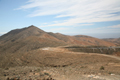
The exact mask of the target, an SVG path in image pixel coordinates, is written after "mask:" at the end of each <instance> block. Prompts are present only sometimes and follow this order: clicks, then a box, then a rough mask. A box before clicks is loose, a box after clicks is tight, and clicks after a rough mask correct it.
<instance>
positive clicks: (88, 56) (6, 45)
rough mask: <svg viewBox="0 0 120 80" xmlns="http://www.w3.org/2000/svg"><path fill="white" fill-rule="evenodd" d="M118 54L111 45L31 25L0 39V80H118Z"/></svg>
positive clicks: (112, 44)
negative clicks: (46, 30)
mask: <svg viewBox="0 0 120 80" xmlns="http://www.w3.org/2000/svg"><path fill="white" fill-rule="evenodd" d="M111 46H112V47H111ZM119 51H120V48H119V46H116V45H115V44H114V43H112V42H107V41H104V40H101V39H97V38H93V37H90V36H84V35H77V36H68V35H63V34H60V33H52V32H45V31H43V30H40V29H39V28H37V27H35V26H33V25H32V26H30V27H27V28H23V29H16V30H12V31H10V32H8V33H7V34H5V35H3V36H0V80H120V57H119V55H120V52H119Z"/></svg>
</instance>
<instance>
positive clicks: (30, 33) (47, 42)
mask: <svg viewBox="0 0 120 80" xmlns="http://www.w3.org/2000/svg"><path fill="white" fill-rule="evenodd" d="M65 45H97V46H115V44H113V43H111V42H107V41H104V40H101V39H97V38H93V37H90V36H84V35H76V36H68V35H63V34H60V33H52V32H45V31H43V30H41V29H39V28H37V27H35V26H33V25H31V26H29V27H26V28H22V29H15V30H12V31H10V32H8V33H7V34H5V35H3V36H0V52H1V53H17V52H19V53H21V52H28V51H31V50H35V49H39V48H42V47H55V46H65Z"/></svg>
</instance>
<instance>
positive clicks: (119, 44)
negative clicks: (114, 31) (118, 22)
mask: <svg viewBox="0 0 120 80" xmlns="http://www.w3.org/2000/svg"><path fill="white" fill-rule="evenodd" d="M103 40H105V41H108V42H112V43H114V44H116V45H117V46H120V38H106V39H103Z"/></svg>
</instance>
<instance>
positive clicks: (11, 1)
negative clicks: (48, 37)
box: [0, 0, 120, 37]
mask: <svg viewBox="0 0 120 80" xmlns="http://www.w3.org/2000/svg"><path fill="white" fill-rule="evenodd" d="M30 25H35V26H37V27H39V28H40V29H42V30H44V31H47V32H59V33H62V34H68V35H78V34H86V35H93V36H94V35H97V34H103V33H104V34H114V35H113V36H112V35H110V37H115V36H118V37H120V0H0V34H4V33H6V32H8V31H10V30H12V29H16V28H23V27H27V26H30ZM99 36H100V35H99ZM106 36H107V35H106ZM108 36H109V35H108ZM101 37H102V36H101ZM103 37H105V35H103Z"/></svg>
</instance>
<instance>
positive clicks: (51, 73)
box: [0, 66, 120, 80]
mask: <svg viewBox="0 0 120 80" xmlns="http://www.w3.org/2000/svg"><path fill="white" fill-rule="evenodd" d="M0 71H1V73H0V80H120V75H119V74H114V73H106V72H105V71H104V70H102V71H100V72H101V73H100V72H99V73H97V72H94V71H93V72H92V71H90V72H88V71H86V70H85V69H83V70H82V71H81V70H79V69H78V68H74V67H70V66H69V67H65V68H63V67H57V68H53V67H28V66H26V67H14V68H8V69H0ZM103 72H104V74H103Z"/></svg>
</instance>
